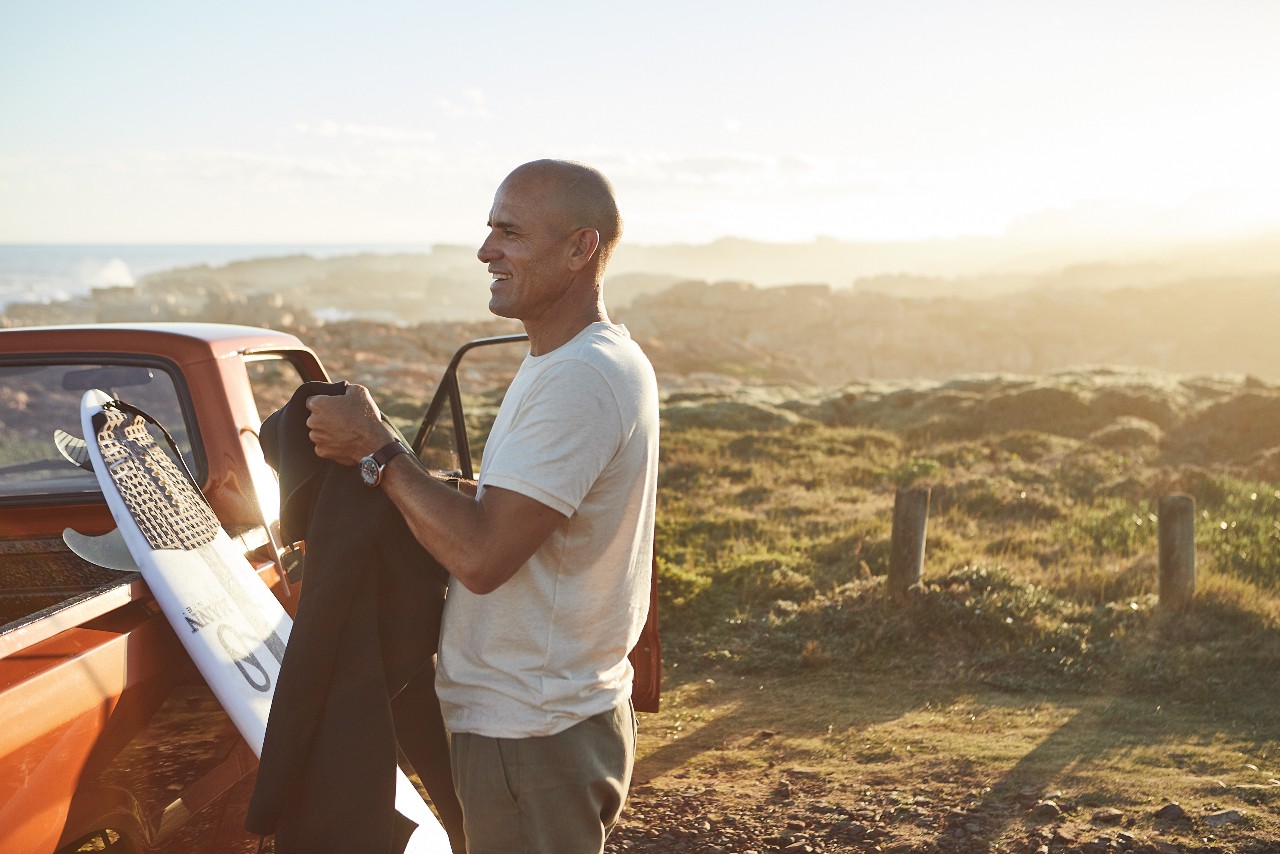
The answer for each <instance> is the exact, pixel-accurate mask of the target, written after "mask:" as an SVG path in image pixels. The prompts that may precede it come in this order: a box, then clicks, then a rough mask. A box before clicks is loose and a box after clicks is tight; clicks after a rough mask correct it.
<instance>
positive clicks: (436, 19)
mask: <svg viewBox="0 0 1280 854" xmlns="http://www.w3.org/2000/svg"><path fill="white" fill-rule="evenodd" d="M1277 35H1280V3H1276V2H1273V1H1272V0H1235V1H1234V2H1233V0H1216V2H1199V0H1158V2H1156V0H1107V2H1096V0H1071V1H1070V2H1057V0H1008V2H994V0H976V1H975V2H966V0H902V2H892V3H889V2H883V0H879V1H878V2H864V0H844V2H838V0H791V2H778V0H769V2H757V0H738V2H711V1H710V0H646V2H643V3H619V2H610V0H597V2H581V1H580V0H562V2H556V3H527V2H526V3H514V2H508V0H489V1H488V2H485V3H462V2H453V3H449V4H443V3H437V2H432V0H416V2H409V0H404V1H403V2H401V0H364V2H361V3H359V4H357V3H338V2H331V0H310V2H306V3H299V2H272V3H261V2H253V3H250V2H242V0H223V2H219V3H197V2H187V1H186V0H170V2H161V0H152V2H138V0H113V2H101V0H96V1H95V2H90V0H60V1H59V2H31V0H0V243H32V242H52V243H84V242H102V243H361V242H363V243H394V244H418V243H421V244H424V245H426V244H432V243H457V242H461V243H474V242H476V241H477V240H478V239H480V238H481V237H482V236H483V227H484V223H485V219H486V217H487V214H488V209H489V205H490V202H491V201H492V196H493V190H494V188H495V187H496V186H497V184H498V183H499V182H500V181H501V180H502V178H503V176H505V175H506V174H507V172H509V171H510V170H511V169H512V168H513V167H515V166H516V165H518V164H520V163H522V162H525V161H528V160H532V159H536V158H539V157H563V158H568V159H574V160H581V161H584V162H587V163H590V164H592V165H595V166H597V167H599V168H600V169H601V170H602V171H604V173H605V174H606V175H608V176H609V177H610V178H611V180H612V181H613V183H614V185H615V187H616V189H617V193H618V197H619V201H620V204H621V207H622V211H623V216H624V219H625V221H626V235H625V237H626V239H627V240H629V241H634V242H637V243H646V244H653V243H666V242H683V243H702V242H708V241H712V240H715V239H717V238H719V237H724V236H729V235H733V236H741V237H750V238H755V239H762V240H772V241H785V242H791V241H807V240H812V239H814V238H817V237H835V238H839V239H846V240H906V239H918V238H924V237H952V236H961V235H971V234H1021V235H1032V236H1034V235H1036V234H1040V233H1043V234H1055V235H1059V234H1071V233H1081V234H1085V233H1109V232H1124V233H1126V234H1133V235H1139V236H1141V235H1164V236H1174V237H1180V236H1215V237H1216V236H1229V235H1235V234H1254V233H1262V232H1267V231H1275V230H1280V165H1278V164H1280V155H1277V152H1280V109H1277V98H1278V97H1280V96H1277V94H1276V93H1277V91H1280V50H1276V48H1275V42H1276V39H1277Z"/></svg>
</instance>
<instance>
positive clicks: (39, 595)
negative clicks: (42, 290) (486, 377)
mask: <svg viewBox="0 0 1280 854" xmlns="http://www.w3.org/2000/svg"><path fill="white" fill-rule="evenodd" d="M509 340H518V339H517V338H516V337H513V338H508V339H486V340H484V341H480V342H473V343H472V344H471V345H467V347H464V348H463V350H462V351H460V352H459V354H458V355H457V356H455V358H454V361H453V362H452V363H451V364H450V366H449V370H448V371H447V372H446V374H445V376H444V379H443V381H442V383H441V387H440V389H439V390H438V391H437V393H436V396H435V398H434V399H433V401H432V404H431V406H430V408H429V410H428V414H427V419H426V420H425V421H424V422H423V425H422V427H421V429H420V430H419V432H418V435H417V439H416V441H415V443H414V446H415V447H414V450H415V451H416V452H417V453H418V454H419V457H420V458H422V459H423V460H424V462H426V463H427V464H428V466H429V467H431V468H433V469H437V470H444V469H453V470H455V472H456V473H457V474H458V475H460V476H462V477H468V478H469V477H471V476H472V465H471V458H472V453H473V448H472V446H471V444H470V442H469V440H468V437H467V433H466V431H467V421H468V419H467V418H464V417H463V412H462V396H461V394H460V392H459V388H458V380H457V368H458V362H459V359H460V358H461V356H462V354H463V352H466V351H467V350H469V349H471V348H472V347H474V346H477V345H480V344H488V343H500V342H501V341H509ZM513 361H514V360H513ZM326 379H328V376H327V374H326V371H325V369H324V367H323V366H322V365H321V363H320V360H319V359H318V358H317V357H316V355H315V353H313V352H312V351H311V350H310V349H309V348H307V347H306V346H305V345H303V344H302V342H300V341H299V340H298V339H297V338H295V337H293V336H292V335H287V334H283V333H280V332H273V331H269V330H264V329H254V328H249V327H241V326H222V325H214V324H134V325H119V326H82V327H57V328H54V327H50V328H32V329H15V330H6V331H3V332H0V852H4V854H8V852H15V854H16V852H22V854H53V853H54V852H57V854H64V852H79V851H112V852H154V851H173V852H178V851H181V852H185V854H195V852H210V854H214V852H216V853H217V854H223V853H224V852H253V851H256V850H258V846H259V840H258V838H257V837H253V836H250V835H248V834H246V833H245V831H244V829H243V826H244V810H245V807H246V804H247V802H248V798H249V795H250V793H251V791H252V788H253V779H254V773H255V771H256V767H257V765H256V759H255V758H254V756H253V753H252V752H251V751H250V750H249V748H248V747H247V746H246V745H245V744H244V742H243V740H241V738H240V737H239V735H238V734H237V733H236V730H235V728H234V726H233V725H232V724H231V722H230V720H229V719H228V718H227V716H226V715H225V713H223V711H222V709H221V707H220V706H219V705H218V703H217V701H216V700H215V699H214V697H213V695H212V693H211V692H210V691H209V689H208V688H207V687H206V686H205V684H204V682H203V680H202V679H201V678H200V675H199V674H198V673H197V672H196V670H195V667H194V666H193V665H192V664H191V662H190V660H189V659H188V657H187V655H186V653H185V651H184V650H183V647H182V646H181V644H180V643H179V641H178V640H177V638H176V637H175V636H174V634H173V632H172V630H171V629H170V627H169V625H168V622H167V621H166V620H165V618H164V615H163V614H161V613H160V610H159V608H158V606H157V605H156V603H155V602H154V600H153V599H152V597H151V595H150V593H149V591H148V590H147V586H146V584H145V582H143V581H142V580H141V578H140V576H139V575H138V574H137V573H122V572H118V571H115V570H109V569H102V568H99V567H96V566H93V565H91V564H88V563H86V562H84V561H82V560H80V559H79V558H78V557H76V556H75V555H73V554H72V553H71V552H70V551H69V550H68V549H67V548H66V546H65V545H64V544H63V542H62V531H63V529H64V528H68V527H70V528H74V529H76V530H77V531H80V532H82V533H86V534H97V533H105V532H106V531H109V530H110V529H111V528H113V527H114V522H113V521H112V519H111V515H110V513H109V511H108V510H107V507H106V504H105V502H104V501H103V500H102V496H101V494H100V493H99V491H98V488H97V483H96V480H95V479H94V477H93V475H92V474H90V473H88V472H85V471H81V470H78V469H77V468H75V467H74V466H72V465H70V464H69V463H68V462H67V461H66V460H64V459H62V458H61V456H60V455H59V453H58V451H57V449H56V448H55V446H54V442H53V431H54V430H55V429H56V428H62V429H64V430H67V431H68V432H72V433H79V401H80V397H81V395H82V394H83V392H84V390H85V389H88V388H102V389H104V390H107V391H109V392H112V393H114V394H117V395H118V396H120V397H121V398H123V399H125V400H127V401H129V402H131V403H133V404H135V405H137V406H140V407H141V408H143V409H145V410H146V411H148V412H149V413H151V414H152V415H154V416H155V417H156V418H157V419H159V420H160V421H161V423H163V424H165V426H166V427H168V429H169V431H170V433H172V434H173V436H174V438H175V439H176V440H177V443H178V445H179V448H180V449H181V451H182V453H183V456H184V457H186V461H187V464H188V467H189V468H190V469H191V470H192V472H193V474H195V476H196V478H197V479H198V480H199V481H200V482H201V484H202V486H203V488H204V491H205V494H206V495H207V496H208V498H209V501H210V503H211V504H212V505H213V508H214V510H215V511H216V513H217V514H218V517H219V519H220V520H221V521H222V524H223V526H224V527H225V528H226V529H227V531H228V533H230V534H231V536H232V538H233V539H236V540H238V541H239V542H240V543H241V544H242V545H243V547H244V551H245V554H246V555H247V556H248V557H249V559H250V561H251V562H252V563H253V564H254V566H255V567H257V569H258V572H259V574H260V576H261V577H262V579H263V580H264V581H265V582H266V583H267V584H268V585H269V586H270V587H271V588H272V590H273V591H274V592H275V594H276V596H277V597H278V598H279V599H280V600H281V602H283V603H284V605H285V607H286V609H288V610H290V611H292V610H293V609H294V607H295V603H296V602H297V598H298V596H299V595H300V594H301V588H300V585H299V583H297V582H295V581H293V580H291V578H290V575H291V573H292V570H293V566H294V564H295V563H296V562H297V560H298V557H297V556H298V554H299V550H298V549H297V548H296V547H295V545H294V544H287V543H282V542H280V535H279V530H280V529H279V522H278V519H279V490H278V487H277V484H276V479H275V475H274V473H273V472H272V471H271V470H270V469H269V468H268V467H267V466H266V464H265V462H264V461H263V457H262V453H261V449H260V448H259V445H258V435H257V431H258V428H259V425H260V423H261V419H262V418H264V417H265V416H267V415H269V414H270V413H271V412H274V411H275V410H276V409H277V408H279V407H280V406H281V405H283V404H284V402H286V401H287V400H288V398H289V395H290V394H291V393H292V392H293V390H294V389H295V388H296V387H297V385H298V384H299V383H301V382H303V381H306V380H326ZM437 420H439V421H441V423H442V425H443V428H444V429H441V430H439V431H437V430H434V429H433V427H434V425H435V422H436V421H437ZM474 452H476V453H478V450H476V451H474ZM656 628H657V626H656V615H655V614H654V613H651V614H650V624H649V627H648V630H647V631H646V634H645V636H644V637H643V638H642V639H641V642H640V644H639V645H638V646H637V648H636V650H635V651H633V653H632V661H633V663H634V664H635V666H636V676H637V690H636V701H637V702H636V705H637V708H641V709H645V708H649V709H653V708H656V703H657V694H658V686H659V656H660V650H659V647H658V642H657V632H656Z"/></svg>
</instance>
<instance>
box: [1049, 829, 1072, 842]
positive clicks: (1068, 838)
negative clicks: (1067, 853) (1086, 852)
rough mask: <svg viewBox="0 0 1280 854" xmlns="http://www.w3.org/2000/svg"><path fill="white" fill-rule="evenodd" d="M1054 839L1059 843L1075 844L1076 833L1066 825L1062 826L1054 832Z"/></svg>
mask: <svg viewBox="0 0 1280 854" xmlns="http://www.w3.org/2000/svg"><path fill="white" fill-rule="evenodd" d="M1053 841H1054V843H1055V844H1057V845H1075V844H1076V835H1075V834H1074V833H1072V832H1071V831H1070V830H1068V829H1067V828H1065V827H1060V828H1058V829H1057V830H1056V831H1054V833H1053Z"/></svg>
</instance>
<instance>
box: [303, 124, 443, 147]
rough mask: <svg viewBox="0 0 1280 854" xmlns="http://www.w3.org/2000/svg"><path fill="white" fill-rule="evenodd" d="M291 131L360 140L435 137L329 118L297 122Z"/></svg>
mask: <svg viewBox="0 0 1280 854" xmlns="http://www.w3.org/2000/svg"><path fill="white" fill-rule="evenodd" d="M293 131H294V133H296V134H298V135H300V136H313V137H321V138H324V139H352V140H357V141H360V142H383V143H385V142H393V143H411V142H435V141H436V138H437V137H436V134H435V132H433V131H429V130H417V129H413V128H401V127H391V126H389V125H357V124H351V123H349V122H335V121H330V120H325V121H319V122H298V123H297V124H295V125H294V126H293Z"/></svg>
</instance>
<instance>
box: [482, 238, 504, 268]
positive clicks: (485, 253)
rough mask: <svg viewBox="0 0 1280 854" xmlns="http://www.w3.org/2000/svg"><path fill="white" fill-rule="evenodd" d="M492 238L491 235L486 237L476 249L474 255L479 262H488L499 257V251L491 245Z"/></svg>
mask: <svg viewBox="0 0 1280 854" xmlns="http://www.w3.org/2000/svg"><path fill="white" fill-rule="evenodd" d="M492 239H493V238H492V237H486V238H485V241H484V243H481V244H480V248H479V249H477V250H476V257H477V258H479V259H480V263H481V264H488V263H489V262H490V261H496V260H498V258H499V257H501V253H500V252H498V250H497V249H495V248H494V247H493V245H492V243H491V241H492Z"/></svg>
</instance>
